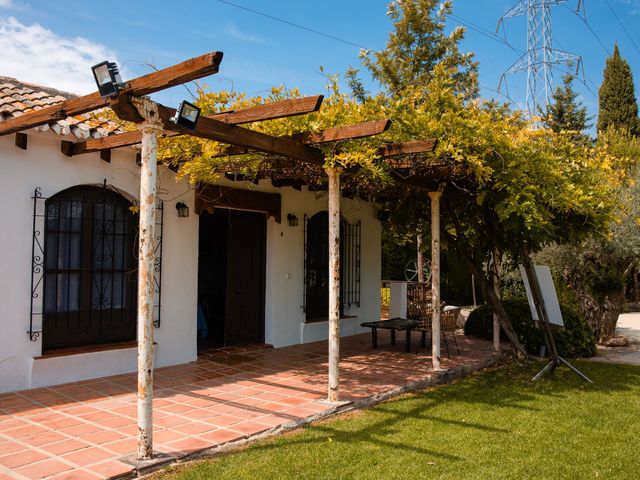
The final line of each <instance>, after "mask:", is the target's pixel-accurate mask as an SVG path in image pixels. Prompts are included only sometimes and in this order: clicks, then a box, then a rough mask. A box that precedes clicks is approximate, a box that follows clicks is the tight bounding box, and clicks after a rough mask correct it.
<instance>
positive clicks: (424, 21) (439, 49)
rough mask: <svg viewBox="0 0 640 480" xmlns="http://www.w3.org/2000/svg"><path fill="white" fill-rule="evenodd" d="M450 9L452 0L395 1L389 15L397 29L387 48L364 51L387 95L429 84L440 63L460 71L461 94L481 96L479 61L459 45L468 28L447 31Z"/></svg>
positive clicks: (457, 80)
mask: <svg viewBox="0 0 640 480" xmlns="http://www.w3.org/2000/svg"><path fill="white" fill-rule="evenodd" d="M452 11H453V6H452V2H451V0H445V1H443V2H441V1H440V0H393V1H392V2H391V3H390V4H389V10H388V12H387V14H388V16H389V17H390V18H391V19H392V21H393V31H392V32H391V34H390V35H389V40H388V41H387V46H386V47H385V48H384V49H383V50H381V51H379V52H370V51H362V52H361V54H360V56H361V59H362V63H363V65H364V66H365V67H366V68H367V70H369V72H370V73H371V75H372V76H373V78H374V79H376V80H377V81H378V82H380V84H381V85H382V87H383V88H384V89H385V90H386V91H387V93H388V94H390V95H396V94H400V92H401V91H402V90H403V89H404V88H406V87H407V86H417V85H422V86H425V85H426V84H427V83H428V82H429V81H430V80H431V78H432V76H433V68H434V67H435V66H436V65H437V64H439V63H442V64H444V65H445V66H446V67H448V68H452V69H455V70H456V71H455V73H453V75H454V79H455V82H454V88H456V91H457V92H459V93H462V94H463V95H464V96H465V97H466V98H471V97H474V96H476V95H477V93H478V72H477V70H478V64H477V62H476V61H475V60H474V55H473V54H472V53H461V52H460V51H459V49H458V44H459V43H460V41H461V40H462V39H463V38H464V33H465V30H464V28H462V27H457V28H455V29H453V31H452V32H451V33H450V34H449V35H447V34H445V20H446V17H447V16H448V15H450V14H451V13H452ZM352 70H353V69H352ZM361 91H362V89H355V90H354V92H356V93H358V92H361Z"/></svg>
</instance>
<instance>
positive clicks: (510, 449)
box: [161, 362, 640, 480]
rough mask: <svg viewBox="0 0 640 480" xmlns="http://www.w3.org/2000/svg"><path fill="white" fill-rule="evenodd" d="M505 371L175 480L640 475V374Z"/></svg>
mask: <svg viewBox="0 0 640 480" xmlns="http://www.w3.org/2000/svg"><path fill="white" fill-rule="evenodd" d="M577 365H578V366H579V368H580V369H582V370H583V371H584V372H585V373H586V374H587V375H589V376H590V377H591V378H592V379H593V380H594V385H589V384H587V383H585V382H584V381H582V380H581V379H579V378H578V377H577V376H576V375H575V374H573V373H572V372H570V371H569V370H568V369H565V368H562V369H560V370H558V371H556V372H555V373H554V374H553V375H552V376H550V377H547V378H545V379H544V380H543V381H541V382H539V383H532V382H531V381H530V378H531V377H532V375H533V374H534V373H535V372H537V371H538V370H539V369H540V368H541V366H542V365H541V364H537V363H528V364H509V365H507V366H504V367H502V368H499V369H495V370H491V371H487V372H484V373H481V374H477V375H473V376H471V377H469V378H466V379H464V380H462V381H460V382H458V383H456V384H453V385H448V386H442V387H438V388H434V389H429V390H427V391H424V392H420V393H418V394H414V395H410V396H406V397H403V398H401V399H399V400H396V401H391V402H387V403H384V404H380V405H378V406H376V407H373V408H370V409H368V410H366V411H362V412H357V413H355V414H351V415H347V416H343V417H340V418H336V419H332V420H329V421H326V422H323V423H320V424H317V425H314V426H310V427H308V428H305V429H303V430H301V431H299V432H296V433H294V434H290V435H286V436H282V437H278V438H275V439H272V440H268V441H263V442H260V443H257V444H255V445H253V446H251V447H250V448H247V449H246V450H244V451H241V452H238V453H235V454H230V455H225V456H222V457H220V458H218V459H216V460H213V461H205V462H199V463H195V464H190V465H186V466H181V467H178V468H176V469H172V470H171V471H169V472H164V473H163V474H161V476H162V477H166V478H172V479H173V478H176V479H210V478H214V479H227V478H229V479H251V480H254V479H285V478H286V479H289V478H291V479H311V478H313V479H423V478H438V479H506V478H509V479H528V478H531V479H589V478H598V479H602V478H607V479H638V478H640V455H638V441H639V440H640V367H633V366H622V365H611V364H600V363H587V362H577Z"/></svg>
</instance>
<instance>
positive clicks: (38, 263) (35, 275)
mask: <svg viewBox="0 0 640 480" xmlns="http://www.w3.org/2000/svg"><path fill="white" fill-rule="evenodd" d="M31 199H32V200H33V233H32V236H31V300H30V306H29V330H27V334H28V335H29V340H31V341H32V342H35V341H37V340H38V338H39V337H40V334H41V333H42V330H37V328H38V327H35V325H36V324H38V325H42V302H40V301H39V299H40V297H41V293H42V280H43V278H44V245H43V242H42V231H43V230H44V218H45V201H46V200H47V199H46V198H45V197H43V196H42V191H41V190H40V187H36V188H35V189H34V191H33V196H32V197H31ZM40 328H41V327H40Z"/></svg>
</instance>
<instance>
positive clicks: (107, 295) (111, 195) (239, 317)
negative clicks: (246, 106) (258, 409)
mask: <svg viewBox="0 0 640 480" xmlns="http://www.w3.org/2000/svg"><path fill="white" fill-rule="evenodd" d="M68 96H69V95H68V94H64V93H61V92H57V91H54V90H52V89H49V88H46V87H40V86H35V85H28V84H25V83H23V82H20V81H18V80H15V79H11V78H6V77H0V121H2V120H5V119H8V118H12V117H13V116H16V115H20V114H21V113H22V112H25V111H29V110H30V109H33V108H38V106H44V105H48V104H52V103H58V102H61V101H63V100H64V99H65V98H67V97H68ZM117 132H118V130H117V127H116V125H115V124H112V123H109V122H101V121H100V120H96V119H94V118H90V117H89V116H80V117H75V118H68V119H66V120H61V121H57V122H54V123H52V124H49V125H45V126H42V127H38V128H34V129H30V130H28V131H24V132H21V133H18V134H12V135H6V136H2V137H0V162H1V164H2V174H1V175H0V191H1V192H2V201H1V202H0V216H1V217H2V218H3V219H5V222H4V232H3V233H2V234H1V235H0V247H1V248H0V265H1V269H0V305H1V310H0V325H1V326H2V329H1V332H2V334H1V335H0V392H8V391H17V390H21V389H27V388H33V387H40V386H48V385H55V384H59V383H64V382H71V381H78V380H82V379H88V378H95V377H100V376H105V375H111V374H118V373H124V372H132V371H135V369H136V343H135V340H136V339H135V335H136V328H135V323H136V315H135V302H136V291H137V273H136V265H137V261H136V255H137V250H136V245H137V214H136V209H135V205H136V204H137V197H138V188H139V167H138V165H137V164H136V158H137V153H138V151H137V150H136V149H135V148H131V147H127V148H122V149H117V150H113V151H112V152H110V154H102V155H101V154H100V153H88V154H84V155H76V156H72V157H69V156H67V155H65V154H64V153H63V151H62V149H61V144H62V142H63V141H67V142H68V141H71V142H78V141H82V140H84V139H87V138H98V137H100V136H104V135H113V134H115V133H117ZM158 196H159V198H160V200H161V201H162V202H161V206H162V210H161V211H160V212H161V213H160V214H159V215H158V218H157V221H156V241H157V244H156V247H157V248H156V277H155V280H156V299H155V311H154V315H155V317H154V318H155V320H156V328H155V339H154V340H155V342H156V347H155V362H156V366H157V367H163V366H168V365H175V364H181V363H187V362H192V361H195V360H196V359H197V355H198V348H199V345H200V346H201V347H202V346H203V345H204V346H212V345H233V344H247V343H254V344H255V343H266V344H270V345H273V346H274V347H275V348H278V347H283V346H287V345H293V344H299V343H305V342H310V341H316V340H322V339H326V338H327V332H328V327H327V318H326V317H327V308H328V307H327V298H328V286H327V275H328V268H327V262H328V258H327V248H326V242H327V230H326V229H327V214H326V210H327V199H326V196H324V195H323V194H322V193H318V192H311V191H309V190H308V188H307V187H306V186H301V187H300V186H298V187H297V188H294V187H275V186H274V185H273V184H272V182H271V181H270V180H268V179H266V180H260V181H259V182H258V183H257V184H254V183H252V182H239V181H232V180H229V179H226V178H222V179H221V180H220V181H219V182H218V183H217V184H216V185H206V186H203V187H199V188H195V187H194V186H193V185H189V184H188V182H187V181H186V180H184V179H183V180H180V181H176V177H175V173H174V172H173V171H171V170H169V169H167V168H164V167H160V171H159V176H158ZM177 205H179V206H180V207H185V206H186V207H187V208H188V210H189V213H188V216H180V215H179V211H178V209H177V208H176V206H177ZM376 212H377V209H376V207H375V205H374V204H373V203H371V202H366V201H363V200H359V199H349V198H344V199H343V201H342V217H343V235H342V238H343V245H342V252H343V253H342V255H343V262H342V263H343V274H342V276H343V287H342V295H341V297H342V303H343V316H344V318H343V319H342V320H341V334H342V336H347V335H353V334H356V333H361V332H363V330H362V329H361V327H360V326H359V325H360V323H361V322H363V321H367V320H376V319H379V318H380V271H381V265H380V263H381V258H380V257H381V250H380V222H379V221H378V219H377V216H376ZM184 213H185V212H184V209H183V213H182V214H183V215H184ZM198 317H200V319H199V320H198Z"/></svg>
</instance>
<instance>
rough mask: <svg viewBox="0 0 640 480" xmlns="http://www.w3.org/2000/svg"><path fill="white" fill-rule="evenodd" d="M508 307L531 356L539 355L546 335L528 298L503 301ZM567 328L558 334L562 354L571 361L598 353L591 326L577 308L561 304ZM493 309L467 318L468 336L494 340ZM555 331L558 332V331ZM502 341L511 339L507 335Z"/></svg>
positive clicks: (476, 310) (480, 309)
mask: <svg viewBox="0 0 640 480" xmlns="http://www.w3.org/2000/svg"><path fill="white" fill-rule="evenodd" d="M503 304H504V308H505V310H506V311H507V314H508V315H509V318H510V319H511V322H512V323H513V328H514V329H515V331H516V332H517V333H518V337H519V338H520V341H521V342H522V344H523V345H525V347H526V349H527V350H528V351H529V353H532V354H537V353H538V349H539V348H540V345H544V344H545V343H544V334H543V332H542V330H541V329H539V328H536V326H535V325H534V322H533V319H532V318H531V310H529V304H528V302H527V300H526V299H523V298H516V299H511V300H504V301H503ZM560 309H561V310H562V318H563V319H564V325H565V328H563V329H557V330H556V331H555V332H554V338H555V340H556V345H557V346H558V352H559V353H560V355H561V356H563V357H567V358H576V357H593V356H594V355H595V354H596V339H595V337H594V336H593V333H592V331H591V329H590V328H589V325H588V324H587V322H586V321H585V320H584V318H583V317H582V316H581V315H580V314H579V313H578V311H577V310H576V309H575V308H572V307H571V306H567V305H561V306H560ZM492 329H493V310H492V309H491V307H490V306H488V305H483V306H481V307H478V308H476V309H475V310H474V311H473V312H471V314H470V315H469V318H468V319H467V323H466V324H465V326H464V334H465V335H467V336H469V337H479V338H484V339H487V340H490V339H491V338H493V333H492ZM554 330H555V329H554ZM501 338H502V339H503V340H505V341H506V340H507V337H506V336H505V335H504V332H502V333H501Z"/></svg>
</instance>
